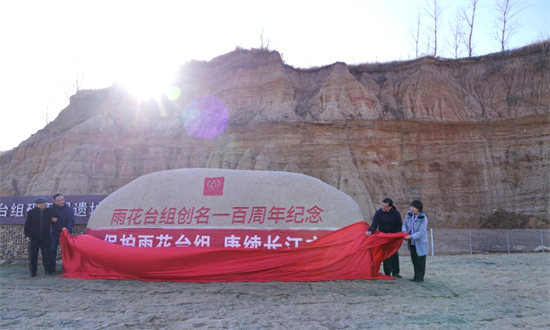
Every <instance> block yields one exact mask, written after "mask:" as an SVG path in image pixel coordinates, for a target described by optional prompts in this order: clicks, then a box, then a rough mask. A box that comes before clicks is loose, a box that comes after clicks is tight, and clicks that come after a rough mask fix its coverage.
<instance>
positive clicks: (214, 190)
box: [203, 176, 225, 196]
mask: <svg viewBox="0 0 550 330" xmlns="http://www.w3.org/2000/svg"><path fill="white" fill-rule="evenodd" d="M224 181H225V178H224V177H223V176H222V177H217V178H204V191H203V195H204V196H223V184H224Z"/></svg>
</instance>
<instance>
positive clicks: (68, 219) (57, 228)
mask: <svg viewBox="0 0 550 330" xmlns="http://www.w3.org/2000/svg"><path fill="white" fill-rule="evenodd" d="M50 208H51V209H52V210H53V211H54V212H55V217H56V218H57V222H54V223H53V226H52V234H51V237H50V255H51V258H50V270H51V271H52V272H55V266H56V264H55V261H56V259H57V247H58V246H59V235H60V234H61V230H62V229H63V228H67V230H69V233H71V234H72V233H73V225H74V210H73V209H72V208H71V207H70V206H69V205H67V204H66V203H65V197H63V195H61V194H55V195H54V196H53V205H52V206H51V207H50Z"/></svg>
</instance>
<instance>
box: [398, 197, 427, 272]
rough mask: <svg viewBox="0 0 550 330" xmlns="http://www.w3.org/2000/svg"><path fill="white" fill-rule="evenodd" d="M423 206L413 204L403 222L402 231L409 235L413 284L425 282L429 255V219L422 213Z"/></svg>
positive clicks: (418, 202)
mask: <svg viewBox="0 0 550 330" xmlns="http://www.w3.org/2000/svg"><path fill="white" fill-rule="evenodd" d="M423 207H424V206H423V204H422V202H421V201H419V200H414V201H412V202H411V210H410V211H409V212H407V215H406V216H405V220H404V221H403V228H402V231H403V232H404V233H408V234H409V236H406V237H405V240H407V241H408V246H409V250H410V251H411V260H412V263H413V267H414V277H413V278H412V279H411V281H413V282H424V274H425V273H426V255H427V254H428V247H429V244H428V232H427V228H428V217H426V214H425V213H424V212H422V209H423Z"/></svg>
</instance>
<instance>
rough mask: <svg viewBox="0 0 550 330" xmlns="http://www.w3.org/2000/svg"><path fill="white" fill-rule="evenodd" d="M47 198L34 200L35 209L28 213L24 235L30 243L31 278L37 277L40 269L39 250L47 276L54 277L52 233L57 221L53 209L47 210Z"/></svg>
mask: <svg viewBox="0 0 550 330" xmlns="http://www.w3.org/2000/svg"><path fill="white" fill-rule="evenodd" d="M47 201H48V199H47V198H45V197H38V198H37V199H35V200H34V203H35V205H36V206H35V207H34V208H33V209H32V210H30V211H29V212H28V213H27V219H26V220H25V226H24V233H25V239H26V240H27V242H29V258H30V260H29V268H30V275H31V277H34V276H36V271H37V268H38V250H40V253H42V263H43V264H44V270H45V272H46V275H52V269H51V268H50V267H51V257H50V231H51V228H52V224H53V223H54V222H56V221H57V219H56V218H55V213H54V211H53V210H52V209H49V208H46V202H47Z"/></svg>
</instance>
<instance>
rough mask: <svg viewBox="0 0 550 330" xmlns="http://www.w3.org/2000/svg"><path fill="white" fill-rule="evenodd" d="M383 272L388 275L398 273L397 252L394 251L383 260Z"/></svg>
mask: <svg viewBox="0 0 550 330" xmlns="http://www.w3.org/2000/svg"><path fill="white" fill-rule="evenodd" d="M383 264H384V274H386V275H388V276H396V275H399V253H398V252H395V254H393V255H392V256H391V257H389V258H388V259H386V260H384V263H383Z"/></svg>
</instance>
